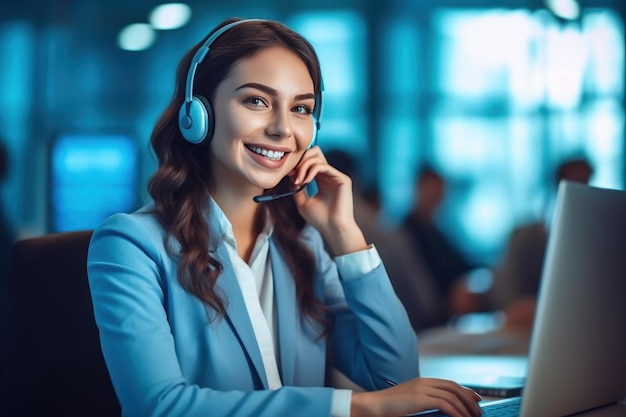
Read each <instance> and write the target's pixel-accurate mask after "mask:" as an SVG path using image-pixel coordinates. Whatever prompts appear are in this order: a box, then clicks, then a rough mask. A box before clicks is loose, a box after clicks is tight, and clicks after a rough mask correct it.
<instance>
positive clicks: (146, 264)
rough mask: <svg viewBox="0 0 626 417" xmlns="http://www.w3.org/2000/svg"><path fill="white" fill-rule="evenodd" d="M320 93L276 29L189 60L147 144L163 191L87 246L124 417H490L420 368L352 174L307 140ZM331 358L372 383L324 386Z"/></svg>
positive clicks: (467, 394)
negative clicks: (310, 190)
mask: <svg viewBox="0 0 626 417" xmlns="http://www.w3.org/2000/svg"><path fill="white" fill-rule="evenodd" d="M205 58H206V59H205ZM321 85H322V81H321V73H320V66H319V62H318V59H317V55H316V53H315V51H314V50H313V48H312V47H311V45H310V44H309V42H308V41H306V40H305V39H304V38H303V37H302V36H300V35H299V34H298V33H296V32H294V31H293V30H291V29H289V28H288V27H286V26H285V25H283V24H281V23H278V22H275V21H267V20H238V19H233V20H229V21H226V22H224V23H222V24H221V25H220V26H219V27H218V28H216V29H215V30H214V31H213V32H212V33H211V34H209V36H208V37H207V38H206V39H205V40H203V41H202V42H200V43H199V44H198V45H196V46H195V47H194V48H192V49H191V50H190V51H189V52H188V53H187V54H186V55H185V56H184V57H183V59H182V61H181V63H180V65H179V69H178V73H177V78H176V89H175V94H174V97H173V98H172V101H171V102H170V104H169V106H168V107H167V108H166V109H165V111H164V112H163V114H162V116H161V118H160V119H159V121H158V122H157V124H156V126H155V128H154V131H153V134H152V138H151V144H152V147H153V149H154V151H155V153H156V155H157V157H158V161H159V165H158V168H157V170H156V172H155V173H154V175H153V176H152V178H151V180H150V184H149V192H150V195H151V197H152V198H153V200H154V201H153V202H151V203H149V204H147V205H146V206H145V207H143V208H141V209H139V210H138V211H136V212H134V213H130V214H116V215H113V216H111V217H109V218H108V219H106V220H105V221H104V222H102V224H100V226H98V227H97V228H96V230H95V231H94V234H93V237H92V240H91V244H90V248H89V255H88V268H87V269H88V275H89V284H90V289H91V294H92V298H93V306H94V312H95V318H96V322H97V324H98V327H99V330H100V340H101V345H102V350H103V353H104V356H105V358H106V362H107V366H108V369H109V372H110V375H111V380H112V382H113V385H114V386H115V391H116V393H117V395H118V398H119V400H120V404H121V406H122V414H123V415H128V416H130V415H147V416H160V415H167V416H190V415H207V414H209V413H210V414H211V415H213V416H232V415H237V416H276V415H314V416H336V417H341V416H346V417H347V416H369V415H376V416H397V415H404V414H407V413H411V412H417V411H421V410H426V409H430V408H434V407H440V408H441V409H442V410H443V411H444V412H446V413H448V414H449V415H451V416H453V417H461V416H469V415H479V413H480V411H479V409H478V406H477V404H476V403H477V401H478V400H479V399H480V397H479V396H478V395H477V394H476V393H474V392H473V391H471V390H469V389H466V388H463V387H461V386H460V385H458V384H456V383H453V382H451V381H447V380H441V379H432V378H428V379H426V378H419V371H418V351H417V340H416V337H415V334H414V332H413V330H412V328H411V325H410V323H409V320H408V317H407V314H406V311H405V310H404V308H403V307H402V304H401V303H400V301H399V300H398V298H397V297H396V294H395V293H394V290H393V287H392V286H391V283H390V281H389V277H388V276H387V273H386V271H385V268H384V267H383V265H382V262H381V260H380V257H379V255H378V252H377V251H376V248H375V247H373V246H372V245H369V244H368V243H367V242H366V240H365V238H364V236H363V233H362V231H361V229H360V228H359V226H358V224H357V222H356V221H355V219H354V216H353V201H352V182H351V180H350V178H349V177H348V176H346V175H345V174H343V173H342V172H340V171H338V170H337V169H335V168H334V167H332V166H330V165H329V164H328V163H327V161H326V158H325V156H324V154H323V153H322V151H321V149H320V148H319V147H317V146H312V145H313V144H314V142H315V135H316V133H317V129H318V127H319V114H320V109H321ZM314 179H315V181H316V183H317V184H318V193H317V194H316V195H314V196H312V195H309V194H307V193H302V192H298V191H299V190H301V189H302V187H304V186H305V185H306V184H309V183H311V182H312V181H313V180H314ZM292 188H293V190H292ZM259 194H262V197H263V201H264V202H265V204H257V202H256V201H255V197H257V196H258V195H259ZM257 201H258V198H257ZM326 248H329V251H327V250H326ZM330 367H333V368H335V369H338V370H339V371H341V372H342V373H343V374H345V375H346V376H347V377H349V378H350V379H351V380H352V381H354V382H355V383H356V384H358V385H359V386H360V387H363V388H364V389H366V390H367V391H365V392H352V391H351V390H346V389H337V388H334V387H328V386H325V385H324V382H325V380H326V370H327V369H328V368H330ZM387 380H393V381H397V382H398V385H396V386H394V387H391V388H390V387H389V386H388V384H387V383H386V382H385V381H387Z"/></svg>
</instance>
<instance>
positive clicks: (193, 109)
mask: <svg viewBox="0 0 626 417" xmlns="http://www.w3.org/2000/svg"><path fill="white" fill-rule="evenodd" d="M187 106H189V111H187ZM178 126H179V128H180V133H181V134H182V135H183V137H184V138H185V140H186V141H187V142H190V143H193V144H196V145H198V144H201V143H202V142H204V141H205V139H207V138H210V137H211V136H213V128H214V124H213V109H212V108H211V103H209V100H207V99H206V98H205V97H203V96H193V97H192V99H191V102H190V103H183V104H182V106H181V107H180V110H179V111H178Z"/></svg>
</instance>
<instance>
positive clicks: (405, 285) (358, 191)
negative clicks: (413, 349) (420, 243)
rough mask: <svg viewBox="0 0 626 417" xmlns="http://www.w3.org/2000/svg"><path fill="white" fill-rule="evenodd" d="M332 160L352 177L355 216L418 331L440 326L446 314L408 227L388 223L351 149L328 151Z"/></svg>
mask: <svg viewBox="0 0 626 417" xmlns="http://www.w3.org/2000/svg"><path fill="white" fill-rule="evenodd" d="M326 159H327V160H328V163H329V164H331V165H332V166H334V167H335V168H337V169H338V170H340V171H341V172H343V173H344V174H346V175H348V176H349V177H350V178H351V179H352V188H353V195H354V218H355V220H356V222H357V223H358V224H359V226H360V227H361V230H362V231H363V234H364V235H365V238H366V239H367V241H368V242H371V243H373V244H374V245H376V249H377V250H378V252H379V253H380V257H381V258H382V260H383V262H384V264H385V269H386V270H387V273H388V274H389V279H390V280H391V283H392V285H393V287H394V289H395V292H396V294H397V295H398V297H399V298H400V301H402V304H403V305H404V307H405V309H406V311H407V313H408V315H409V320H410V321H411V325H412V326H413V329H414V330H415V331H416V332H418V333H419V332H420V331H422V330H425V329H428V328H431V327H435V326H438V325H439V324H440V323H441V322H442V320H443V317H442V316H443V315H444V314H445V311H444V309H443V308H442V305H441V303H440V302H439V298H438V296H437V289H436V288H435V285H434V282H433V277H432V275H431V274H430V272H429V270H428V268H427V266H426V264H425V262H424V259H423V257H422V256H421V254H420V253H419V251H417V250H416V248H414V246H413V242H411V239H410V238H409V236H408V235H407V234H406V233H405V231H404V230H402V229H400V228H393V227H392V226H391V225H389V224H385V222H384V220H383V219H382V217H381V202H380V194H379V193H378V190H377V189H376V188H375V187H374V186H372V185H370V186H366V185H365V184H364V182H365V181H364V180H363V178H362V175H361V174H360V171H359V167H358V166H357V160H356V158H355V157H354V156H353V155H352V154H350V153H349V152H347V151H344V150H339V149H332V150H330V151H328V152H326Z"/></svg>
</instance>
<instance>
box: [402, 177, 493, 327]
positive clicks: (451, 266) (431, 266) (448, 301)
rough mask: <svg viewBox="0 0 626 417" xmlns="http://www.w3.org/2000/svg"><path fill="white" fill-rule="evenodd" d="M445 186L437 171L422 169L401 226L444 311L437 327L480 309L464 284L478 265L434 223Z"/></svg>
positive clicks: (480, 304)
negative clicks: (412, 199) (412, 200)
mask: <svg viewBox="0 0 626 417" xmlns="http://www.w3.org/2000/svg"><path fill="white" fill-rule="evenodd" d="M446 187H447V183H446V180H445V178H444V177H443V176H442V175H441V174H440V173H439V172H438V171H437V170H435V169H434V168H433V167H431V166H429V165H425V166H423V167H422V168H421V169H420V170H419V171H418V174H417V176H416V179H415V181H414V202H413V206H412V208H411V210H410V211H409V213H408V215H407V217H406V219H405V220H404V222H403V223H402V229H403V230H404V231H405V232H406V233H407V234H408V235H409V236H410V238H411V240H412V242H413V246H414V249H415V251H416V252H415V256H418V257H421V258H423V259H424V262H425V263H426V267H427V270H428V271H429V274H430V275H431V276H432V278H433V282H434V285H435V287H436V292H437V297H438V300H439V303H440V304H441V306H442V307H443V309H444V310H443V314H441V315H440V320H439V323H438V325H445V324H447V323H449V322H450V320H451V319H453V318H455V317H458V316H460V315H463V314H466V313H471V312H475V311H480V310H482V300H481V299H480V297H479V296H478V295H476V294H473V293H471V292H470V291H468V289H467V281H466V278H467V275H468V274H469V273H470V272H472V271H474V270H475V269H477V268H479V267H480V265H478V264H475V263H473V262H471V261H470V260H469V259H468V258H467V257H466V256H465V254H464V253H463V252H462V251H461V250H460V248H458V247H457V245H456V244H455V243H454V242H453V241H452V239H451V238H450V237H449V236H447V235H446V233H445V232H444V231H443V230H442V229H441V227H440V226H439V224H438V223H437V215H438V213H439V209H440V208H441V204H442V203H443V202H444V199H445V197H446Z"/></svg>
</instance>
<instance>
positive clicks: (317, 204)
mask: <svg viewBox="0 0 626 417" xmlns="http://www.w3.org/2000/svg"><path fill="white" fill-rule="evenodd" d="M289 176H290V178H291V180H292V182H293V184H294V186H295V187H298V186H301V185H302V184H305V183H310V182H311V181H313V179H315V180H316V181H317V185H318V188H319V191H318V193H317V194H316V195H315V197H313V198H308V197H307V195H306V193H298V194H295V195H294V196H293V198H294V201H295V203H296V206H297V207H298V210H299V212H300V214H301V215H302V217H304V218H305V220H306V221H307V222H308V223H310V224H311V225H312V226H313V227H315V228H316V229H317V230H318V231H319V232H320V233H321V234H322V236H324V238H325V239H326V241H327V242H328V244H329V245H330V247H331V249H332V250H333V252H334V255H335V256H338V255H343V254H346V253H352V252H356V251H359V250H364V249H366V248H367V247H368V246H367V243H366V242H365V238H364V237H363V233H362V232H361V229H360V228H359V226H358V225H357V223H356V221H355V220H354V210H353V199H352V180H351V179H350V177H348V176H347V175H346V174H344V173H342V172H341V171H339V170H337V169H335V168H334V167H332V166H330V165H329V164H328V162H327V161H326V158H325V157H324V154H323V153H322V151H321V149H320V148H319V146H314V147H313V148H311V149H309V150H308V151H306V153H305V154H304V156H303V157H302V160H301V161H300V163H299V164H298V166H296V167H295V168H294V169H293V171H291V173H289Z"/></svg>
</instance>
